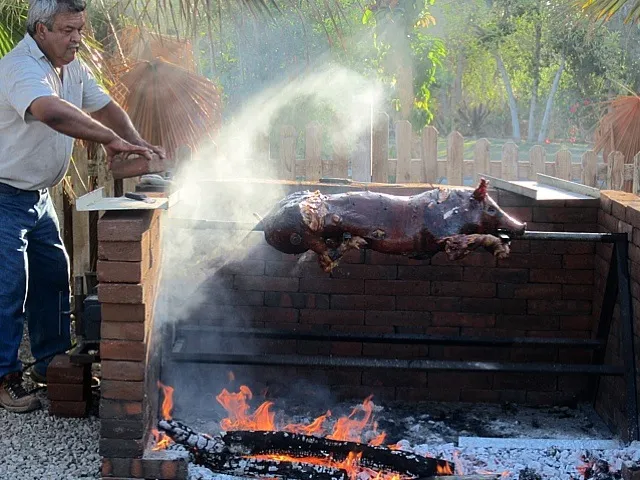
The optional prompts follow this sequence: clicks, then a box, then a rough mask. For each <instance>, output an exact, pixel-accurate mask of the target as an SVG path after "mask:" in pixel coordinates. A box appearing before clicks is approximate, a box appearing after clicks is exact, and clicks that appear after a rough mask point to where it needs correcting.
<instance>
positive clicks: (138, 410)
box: [100, 398, 142, 420]
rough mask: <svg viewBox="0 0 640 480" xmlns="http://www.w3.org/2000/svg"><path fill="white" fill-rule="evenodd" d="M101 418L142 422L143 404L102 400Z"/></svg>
mask: <svg viewBox="0 0 640 480" xmlns="http://www.w3.org/2000/svg"><path fill="white" fill-rule="evenodd" d="M100 418H123V419H139V420H142V402H127V401H120V400H107V399H106V398H103V399H101V400H100Z"/></svg>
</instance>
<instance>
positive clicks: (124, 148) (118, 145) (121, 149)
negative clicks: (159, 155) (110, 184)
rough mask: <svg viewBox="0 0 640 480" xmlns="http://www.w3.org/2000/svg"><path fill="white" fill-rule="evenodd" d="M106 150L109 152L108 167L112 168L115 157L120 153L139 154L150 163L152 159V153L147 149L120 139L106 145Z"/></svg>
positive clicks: (117, 138)
mask: <svg viewBox="0 0 640 480" xmlns="http://www.w3.org/2000/svg"><path fill="white" fill-rule="evenodd" d="M104 148H105V150H106V151H107V165H108V166H109V168H111V162H112V161H113V157H115V156H116V155H117V154H119V153H137V154H138V155H142V156H143V157H145V158H147V159H148V160H149V161H151V159H152V156H151V155H152V151H151V149H149V148H147V147H142V146H139V145H133V144H131V143H129V142H127V141H125V140H123V139H122V138H120V137H116V138H114V139H113V140H112V141H111V142H109V143H107V144H105V146H104Z"/></svg>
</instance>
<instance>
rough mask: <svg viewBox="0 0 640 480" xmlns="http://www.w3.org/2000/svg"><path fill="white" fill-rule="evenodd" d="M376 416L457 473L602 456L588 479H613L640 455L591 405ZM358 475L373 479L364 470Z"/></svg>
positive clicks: (578, 477) (390, 407) (208, 424)
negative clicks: (603, 468)
mask: <svg viewBox="0 0 640 480" xmlns="http://www.w3.org/2000/svg"><path fill="white" fill-rule="evenodd" d="M354 406H355V404H354V403H351V402H350V403H342V404H339V405H337V406H335V407H333V408H331V411H332V412H333V415H332V417H334V418H337V417H338V416H340V415H342V414H348V413H349V412H350V411H351V409H352V408H353V407H354ZM305 408H306V409H307V411H306V412H305V411H304V409H305ZM274 410H276V411H286V412H287V419H289V420H290V421H294V422H302V421H307V422H310V421H312V420H313V419H314V418H315V417H316V416H317V415H320V414H322V413H324V412H323V411H321V412H316V411H314V412H309V411H308V405H307V406H306V407H305V406H301V405H292V404H290V405H287V402H286V401H284V400H283V401H278V402H277V405H276V408H274ZM185 413H186V412H185ZM209 413H210V412H209ZM202 418H204V417H199V418H198V416H197V413H192V414H191V418H189V419H185V421H187V422H191V424H192V426H193V427H194V428H196V429H200V430H201V431H203V432H210V433H216V432H217V431H218V430H217V429H216V423H215V422H213V421H211V420H210V419H209V420H206V421H205V420H202ZM375 418H376V420H377V422H378V431H381V430H382V431H385V432H386V433H387V440H386V442H385V443H386V444H394V443H398V444H399V445H400V446H401V448H402V450H405V451H411V452H414V453H417V454H420V455H426V456H431V457H439V458H444V459H446V460H449V461H452V462H454V463H455V464H456V474H461V473H462V474H487V473H496V474H501V475H502V476H503V477H502V478H504V479H505V480H507V479H509V480H510V479H513V480H516V479H519V480H524V479H527V478H540V477H541V478H543V479H549V480H582V479H584V478H585V476H584V470H585V467H588V466H589V463H588V462H596V461H602V460H604V461H605V462H607V463H608V464H609V466H610V473H609V474H606V475H604V474H601V475H597V476H591V478H599V479H602V480H610V479H611V480H612V479H614V478H621V477H620V471H621V469H622V465H623V463H627V464H629V465H631V464H636V465H637V464H638V462H640V442H633V443H632V444H630V445H628V446H625V445H623V444H622V443H621V442H619V441H618V440H617V439H616V437H615V436H614V435H613V434H612V433H611V431H610V430H609V429H608V428H607V427H606V426H605V425H604V423H603V422H602V421H601V420H600V418H599V417H598V416H597V414H596V413H595V412H594V411H593V409H592V408H591V407H590V406H587V405H581V406H578V407H577V408H569V407H546V408H544V407H524V406H518V405H513V404H505V405H479V404H462V403H447V404H438V403H419V404H412V405H406V404H404V405H403V404H396V403H386V404H384V405H381V404H376V407H375ZM172 448H176V449H181V448H182V447H179V446H173V447H172ZM189 474H190V477H189V478H190V480H239V479H240V478H241V477H231V476H228V475H220V474H213V473H212V472H211V471H209V470H208V469H206V468H202V467H199V466H197V465H195V464H190V466H189ZM538 476H539V477H538ZM243 480H244V479H243ZM357 480H370V479H369V478H368V476H366V475H364V476H363V477H362V478H358V479H357Z"/></svg>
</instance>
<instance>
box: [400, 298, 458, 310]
mask: <svg viewBox="0 0 640 480" xmlns="http://www.w3.org/2000/svg"><path fill="white" fill-rule="evenodd" d="M460 300H461V299H460V298H458V297H430V296H429V297H428V296H424V297H418V296H408V297H405V296H398V297H396V309H397V310H412V311H427V312H434V311H438V312H458V311H460V306H461V303H460Z"/></svg>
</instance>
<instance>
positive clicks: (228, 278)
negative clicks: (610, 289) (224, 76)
mask: <svg viewBox="0 0 640 480" xmlns="http://www.w3.org/2000/svg"><path fill="white" fill-rule="evenodd" d="M269 185H273V184H269V183H267V184H264V185H261V188H264V189H268V188H269ZM283 185H284V186H285V187H286V188H287V189H288V191H287V192H286V193H288V192H289V191H296V190H302V189H315V188H318V189H319V190H321V191H322V192H323V193H334V192H337V191H348V190H349V189H350V188H354V189H355V187H348V186H335V185H307V184H305V185H302V186H301V185H300V184H278V187H279V188H278V192H279V193H278V195H279V194H281V193H282V190H281V187H282V186H283ZM221 188H222V189H224V188H229V189H233V188H237V185H235V186H234V184H233V183H229V184H224V185H215V186H212V187H211V188H210V189H209V190H210V191H212V192H216V191H218V190H220V189H221ZM424 188H425V187H424V186H422V187H421V186H413V185H412V186H410V187H408V186H389V185H387V186H381V187H379V188H376V187H371V188H370V189H371V190H375V191H383V192H385V193H393V194H397V195H412V194H415V193H419V192H421V191H423V190H424ZM216 189H218V190H216ZM240 190H241V188H240ZM490 193H491V195H492V197H493V198H494V199H496V200H497V202H498V204H499V205H500V206H501V207H502V208H503V209H504V210H505V211H507V212H508V213H509V214H511V215H513V216H514V217H515V218H517V219H519V220H521V221H524V222H527V225H528V230H536V231H549V232H612V233H617V232H623V233H628V234H630V235H629V238H630V242H629V257H630V263H629V266H630V276H631V291H632V295H633V307H634V308H633V312H634V315H635V316H634V321H635V318H637V316H638V312H640V305H638V304H637V302H638V299H640V287H639V286H640V253H639V252H640V250H639V249H640V198H638V197H636V196H634V195H630V194H626V193H623V192H612V191H603V192H602V196H601V199H600V200H595V199H594V200H570V201H569V200H567V201H534V200H531V199H529V198H526V197H523V196H519V195H516V194H513V193H510V192H506V191H502V190H500V191H497V190H494V191H492V192H490ZM273 195H275V193H274V194H273ZM273 195H272V196H273ZM221 197H222V198H231V197H230V196H227V195H221ZM212 198H213V199H215V193H214V194H213V195H212ZM265 198H266V199H268V200H265V204H266V203H268V201H269V200H271V197H269V194H268V193H265ZM275 199H277V198H275V197H274V200H275ZM634 202H635V203H634ZM214 204H215V202H213V203H212V205H214ZM263 207H264V205H263ZM224 210H225V205H214V206H212V209H211V215H212V218H216V217H217V216H218V215H219V214H221V213H224ZM166 216H167V214H166V213H164V212H160V211H139V212H138V211H136V212H107V213H105V214H104V216H103V217H102V218H101V219H100V221H99V226H98V240H99V259H100V260H99V264H98V282H99V286H98V292H99V300H100V303H101V305H102V330H101V332H102V333H101V335H102V340H101V345H100V357H101V361H102V384H101V403H100V417H101V423H102V427H101V441H100V454H101V456H102V457H103V470H102V475H103V478H146V479H162V480H174V479H186V478H187V460H186V458H185V457H181V458H177V459H172V458H170V453H169V452H152V451H151V447H152V446H153V444H154V440H153V438H152V435H151V432H152V429H153V428H155V426H156V424H157V419H158V403H159V390H158V380H160V379H161V378H162V379H163V380H164V379H165V378H166V377H168V378H170V380H171V381H170V382H169V384H171V385H172V386H174V387H175V388H176V392H179V391H180V390H181V388H183V387H187V384H188V382H189V381H190V380H189V379H187V378H184V379H180V376H179V373H177V374H175V375H172V374H174V373H175V372H179V369H178V368H179V367H178V366H177V364H176V363H175V362H171V361H170V359H171V350H170V349H171V348H173V347H174V346H175V345H174V344H173V343H169V344H168V345H167V342H166V335H165V336H162V335H161V333H162V332H165V329H164V328H162V329H161V328H159V327H158V326H157V325H156V326H154V320H155V318H156V315H154V306H155V301H156V296H157V292H158V290H159V288H160V287H161V284H162V282H161V268H160V267H161V261H160V259H161V255H162V252H161V245H162V238H161V231H162V232H163V235H165V236H166V235H167V234H170V232H171V230H170V229H171V228H172V227H171V225H172V223H171V222H170V219H169V218H166ZM218 218H224V217H218ZM163 223H164V224H165V225H164V227H165V228H163V225H162V224H163ZM200 235H210V237H211V243H212V244H215V242H216V238H218V236H220V235H222V233H221V232H219V231H208V232H205V233H202V232H200ZM244 235H245V233H241V234H240V235H239V237H240V238H241V237H243V236H244ZM242 244H243V245H247V248H248V253H247V254H246V256H244V258H243V259H242V260H239V261H235V262H231V263H227V264H225V265H224V267H222V268H217V266H216V267H215V268H213V269H212V271H215V274H213V275H211V277H210V278H208V279H207V280H206V281H205V282H204V283H203V284H202V285H201V287H200V290H199V293H200V294H203V297H202V298H204V299H205V301H204V302H203V303H199V302H198V304H195V305H192V307H193V308H192V309H190V311H189V313H188V315H187V317H186V318H180V319H178V320H180V322H179V323H178V324H177V326H174V327H172V338H171V342H173V341H174V340H175V339H176V338H181V337H180V329H184V330H185V331H188V330H189V328H192V329H195V330H196V331H198V329H200V330H201V331H206V329H208V328H209V329H210V328H213V327H229V326H234V327H251V328H268V329H273V328H275V329H292V328H295V329H296V330H298V331H303V332H304V331H308V332H321V333H322V332H324V333H331V334H339V333H354V334H428V335H446V336H479V337H502V338H504V337H548V338H573V339H587V338H594V336H595V334H596V332H597V328H598V323H599V322H598V319H599V315H600V310H601V307H602V303H603V297H604V292H605V284H606V281H605V280H606V278H607V273H608V271H609V262H610V257H611V252H612V246H611V245H610V244H609V245H608V244H603V243H596V242H573V241H567V242H565V241H529V240H513V242H512V252H511V255H510V256H509V258H507V259H505V260H496V259H495V258H494V257H493V256H491V255H490V254H487V253H480V252H475V253H472V254H471V255H469V256H468V257H467V258H465V259H463V260H461V261H458V262H450V261H449V260H447V259H446V257H444V255H442V254H438V255H436V256H435V257H433V258H432V259H430V260H424V261H416V260H409V259H406V258H404V257H398V256H388V255H382V254H378V253H376V252H373V251H369V250H367V251H362V252H353V253H350V254H349V255H347V256H346V257H345V258H344V259H343V261H342V263H341V264H340V266H339V267H338V268H336V269H335V270H334V271H333V272H332V273H331V274H326V273H324V272H322V271H321V270H320V268H319V267H318V265H317V263H316V261H315V258H314V257H313V256H311V257H310V258H309V259H307V258H306V257H305V258H304V259H301V258H300V256H292V255H284V254H281V253H279V252H277V251H276V250H274V249H273V248H271V247H270V246H268V245H267V244H266V243H265V241H264V238H263V234H262V233H261V232H252V233H250V234H249V235H248V236H247V237H245V239H244V241H243V242H242ZM165 273H166V272H165ZM187 301H188V299H187ZM618 315H619V309H618V308H616V309H615V315H614V318H613V323H612V326H611V330H610V332H609V341H608V342H607V347H606V355H605V359H604V362H605V364H606V365H614V366H621V365H623V359H622V355H623V353H622V348H621V344H622V342H621V331H622V328H621V325H620V321H619V318H618ZM229 319H234V323H233V325H230V324H229ZM238 319H240V322H239V323H238V322H237V320H238ZM176 331H177V333H176ZM634 331H636V332H637V331H638V329H637V328H636V329H634ZM165 333H166V332H165ZM635 342H637V337H636V336H634V343H635ZM215 345H216V344H215V342H213V343H209V342H208V337H206V335H204V336H203V337H202V338H201V340H200V342H199V345H198V346H197V347H198V348H201V349H202V351H207V349H209V351H210V350H211V348H215ZM262 346H264V347H265V348H268V349H269V351H277V352H278V353H281V354H285V353H287V354H300V355H319V356H325V357H326V356H329V355H332V356H335V355H338V356H349V357H354V358H388V359H393V358H398V359H412V358H421V359H429V360H476V361H506V362H517V363H525V362H536V363H537V362H542V363H563V364H574V363H575V364H589V363H590V362H592V361H593V357H592V356H593V353H592V351H589V350H588V349H579V348H564V347H562V346H557V345H555V346H550V347H543V348H541V347H524V346H516V347H511V348H477V347H468V346H451V345H410V346H407V345H388V344H375V343H374V344H368V343H366V342H355V343H354V342H340V341H331V342H327V341H323V342H322V341H313V340H308V341H299V340H269V341H266V342H265V343H263V344H262ZM210 353H215V352H210ZM161 366H162V372H161V371H160V369H161ZM205 367H206V369H207V372H208V373H209V374H210V375H215V374H218V375H219V376H220V378H224V377H225V376H226V375H227V372H228V370H229V369H230V368H229V367H227V368H224V367H223V366H213V365H206V366H205ZM165 370H166V372H165ZM232 370H233V371H234V373H235V374H236V376H237V377H239V378H242V377H243V375H245V374H246V377H247V378H254V379H258V378H259V379H260V381H259V382H258V383H259V385H258V386H265V387H269V388H270V389H272V390H273V391H276V392H277V391H278V389H280V390H282V391H286V390H287V388H289V387H290V383H291V380H292V379H293V378H300V379H305V380H306V381H307V382H308V383H310V384H312V385H313V384H317V385H322V386H323V387H326V388H327V389H328V390H329V391H331V393H332V394H334V395H335V397H336V398H340V399H343V398H350V399H358V400H361V399H362V398H365V397H367V396H368V395H370V394H373V395H375V397H376V398H381V399H392V400H401V401H406V402H414V401H420V400H430V401H444V402H449V401H463V402H489V403H503V402H513V403H521V404H530V405H574V404H576V403H578V402H584V401H589V402H593V403H594V404H595V407H596V410H597V412H598V414H599V415H600V416H601V417H602V418H603V419H604V420H605V421H606V422H607V424H608V425H609V426H610V427H611V428H612V429H613V430H614V431H616V432H617V433H619V434H620V435H621V436H623V437H624V436H625V435H626V430H627V418H626V411H625V409H626V398H625V392H626V387H625V381H624V377H622V376H603V377H601V378H600V381H599V382H597V383H593V382H592V380H593V379H594V378H597V377H593V376H588V375H582V374H560V375H555V374H549V373H507V372H497V373H487V372H441V371H415V370H395V369H393V370H387V369H368V368H343V369H332V368H309V367H291V366H286V367H261V366H253V367H250V366H241V367H236V366H234V367H233V368H232ZM215 372H217V373H215ZM172 382H173V383H172ZM181 383H184V385H181ZM213 387H214V386H212V388H213ZM256 389H258V388H256Z"/></svg>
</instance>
